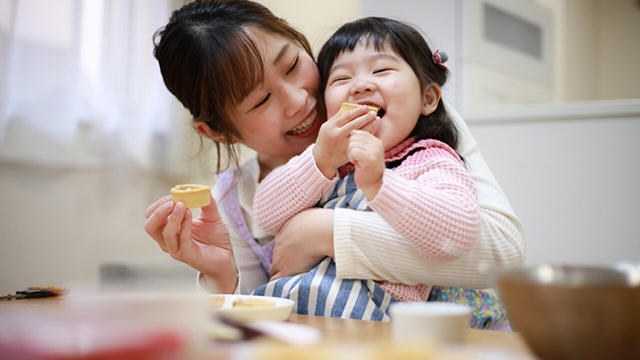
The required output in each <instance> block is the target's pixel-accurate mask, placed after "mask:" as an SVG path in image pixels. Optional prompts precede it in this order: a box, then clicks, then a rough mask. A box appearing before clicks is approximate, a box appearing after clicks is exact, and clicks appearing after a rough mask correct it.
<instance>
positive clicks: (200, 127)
mask: <svg viewBox="0 0 640 360" xmlns="http://www.w3.org/2000/svg"><path fill="white" fill-rule="evenodd" d="M193 127H195V128H196V130H197V131H198V132H199V133H200V134H202V135H204V136H207V137H209V138H211V139H212V140H214V141H217V142H219V143H223V144H225V143H227V138H226V137H225V136H224V135H222V134H221V133H219V132H217V131H213V130H211V128H210V127H209V125H207V124H206V123H205V122H204V121H202V120H196V121H194V122H193ZM231 143H232V144H233V143H235V141H232V142H231Z"/></svg>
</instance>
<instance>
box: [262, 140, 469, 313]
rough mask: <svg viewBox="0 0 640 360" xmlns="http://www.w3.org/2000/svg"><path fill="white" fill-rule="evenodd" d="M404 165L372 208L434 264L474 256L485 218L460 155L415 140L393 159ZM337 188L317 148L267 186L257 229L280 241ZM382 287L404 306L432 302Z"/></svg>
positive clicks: (390, 173) (400, 288)
mask: <svg viewBox="0 0 640 360" xmlns="http://www.w3.org/2000/svg"><path fill="white" fill-rule="evenodd" d="M398 160H401V161H402V162H401V163H400V165H399V166H397V167H396V168H395V169H394V170H389V169H386V170H385V171H384V174H383V178H382V186H381V188H380V190H379V192H378V194H377V195H376V196H375V198H373V199H372V200H371V201H369V208H370V209H371V210H373V211H375V212H376V213H378V214H379V215H380V216H381V217H382V218H383V219H385V220H386V221H387V222H388V223H389V224H390V225H391V226H392V227H393V228H394V229H395V230H396V231H398V232H399V233H400V234H402V235H403V236H404V237H405V238H406V239H407V240H408V241H409V242H410V243H411V244H412V245H413V246H415V248H416V251H417V252H418V253H419V254H420V255H422V256H424V257H426V258H428V259H432V260H451V259H456V258H458V257H460V256H462V255H464V254H466V253H468V252H469V251H471V249H472V248H473V246H474V245H475V241H476V239H477V238H478V236H479V233H480V213H479V208H478V203H477V196H476V191H475V185H474V183H473V181H472V179H471V177H470V176H469V174H468V173H467V171H466V170H465V168H464V164H463V163H462V161H461V160H460V158H459V157H458V155H457V154H456V153H455V151H454V150H453V149H451V148H450V147H449V146H448V145H446V144H444V143H442V142H440V141H437V140H420V141H418V142H414V140H413V139H408V140H406V141H405V142H403V143H401V144H399V145H398V146H396V147H394V148H393V149H391V150H389V151H387V152H386V153H385V162H386V163H387V164H389V163H391V162H395V161H398ZM351 169H353V167H352V165H350V164H347V165H345V166H344V167H342V168H340V176H344V175H345V174H346V173H348V172H349V171H351ZM336 180H337V177H336V178H334V179H326V178H325V177H324V176H323V175H322V173H321V172H320V170H319V169H318V168H317V166H316V164H315V160H314V157H313V145H311V146H310V147H309V148H307V150H305V151H304V152H303V153H302V154H301V155H299V156H296V157H294V158H292V159H291V160H290V161H289V162H288V163H287V164H285V165H283V166H281V167H279V168H277V169H275V170H274V171H273V172H272V173H271V174H269V176H267V177H266V178H265V179H264V180H263V181H262V182H261V183H260V186H259V187H258V190H257V192H256V197H255V201H254V208H253V209H254V217H255V220H256V222H257V223H258V225H260V227H262V228H263V229H265V230H266V231H268V232H270V233H272V234H276V233H278V231H280V229H281V228H282V226H283V225H284V223H285V222H286V221H287V220H288V219H290V218H291V217H292V216H294V215H295V214H297V213H299V212H301V211H303V210H305V209H308V208H310V207H312V206H314V205H315V204H316V203H317V202H318V201H319V200H320V199H321V197H322V195H323V193H324V192H325V191H326V190H327V189H328V188H329V187H330V186H331V185H332V184H333V183H334V182H335V181H336ZM380 285H381V286H382V288H383V289H384V290H385V291H387V292H388V293H390V294H391V295H392V296H394V297H395V298H396V299H397V300H399V301H426V299H427V297H428V294H429V286H427V285H424V284H418V285H415V286H410V285H405V284H395V283H389V282H382V283H381V284H380Z"/></svg>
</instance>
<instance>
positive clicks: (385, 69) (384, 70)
mask: <svg viewBox="0 0 640 360" xmlns="http://www.w3.org/2000/svg"><path fill="white" fill-rule="evenodd" d="M391 70H393V69H391V68H382V69H378V70H375V71H374V72H373V73H374V74H382V73H384V72H387V71H391Z"/></svg>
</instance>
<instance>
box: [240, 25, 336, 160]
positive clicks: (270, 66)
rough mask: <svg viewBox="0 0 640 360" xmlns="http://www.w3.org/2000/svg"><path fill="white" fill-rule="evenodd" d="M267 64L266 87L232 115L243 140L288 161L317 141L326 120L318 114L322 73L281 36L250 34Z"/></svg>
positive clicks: (291, 43)
mask: <svg viewBox="0 0 640 360" xmlns="http://www.w3.org/2000/svg"><path fill="white" fill-rule="evenodd" d="M250 31H251V33H252V37H253V39H254V41H255V44H256V45H257V48H258V51H259V52H260V54H261V55H262V59H263V62H264V70H265V77H264V83H262V84H260V85H258V87H257V88H256V89H254V90H253V91H252V92H251V93H250V94H249V96H248V97H247V98H246V99H244V100H243V101H242V102H241V103H240V104H238V106H236V108H235V109H234V110H233V111H232V113H231V114H230V117H231V120H232V121H233V123H234V125H235V126H236V127H237V129H238V131H239V132H240V135H241V136H242V139H235V140H236V141H238V142H240V143H242V144H244V145H246V146H248V147H250V148H252V149H254V150H256V151H257V152H259V153H262V154H267V155H277V156H283V157H290V156H294V155H298V154H300V153H302V151H304V149H306V148H307V147H308V146H309V145H310V144H311V143H313V142H314V141H315V139H316V137H317V136H318V130H319V129H320V125H321V124H322V122H323V119H325V118H326V117H325V114H324V112H323V111H319V110H318V109H317V104H318V101H317V95H318V86H319V74H318V68H317V67H316V64H315V62H314V61H313V59H312V58H311V56H309V54H307V53H306V52H305V51H304V50H303V49H301V48H300V47H299V46H298V45H296V44H295V43H294V42H293V41H291V40H290V39H288V38H285V37H283V36H280V35H277V34H272V33H268V32H264V31H259V30H255V29H251V30H250Z"/></svg>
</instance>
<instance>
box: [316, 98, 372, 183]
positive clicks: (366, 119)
mask: <svg viewBox="0 0 640 360" xmlns="http://www.w3.org/2000/svg"><path fill="white" fill-rule="evenodd" d="M380 121H381V120H380V118H379V117H377V116H376V114H375V113H374V112H373V111H369V109H368V108H367V107H366V106H364V105H363V106H361V107H359V108H357V109H353V110H351V111H349V112H348V113H346V114H344V115H340V112H339V111H338V113H336V114H335V115H334V116H333V117H332V118H331V119H329V120H327V121H326V122H325V123H324V124H322V126H321V127H320V131H319V132H318V138H317V139H316V145H315V148H314V149H313V156H314V158H315V161H316V164H317V166H318V169H320V171H321V172H322V174H323V175H324V176H325V177H326V178H327V179H332V178H333V177H334V176H335V174H336V171H337V170H338V168H339V167H340V166H342V165H344V164H346V163H347V162H348V161H349V159H348V156H347V147H348V146H349V137H350V136H351V132H352V131H354V130H361V131H365V132H369V133H375V131H376V130H377V129H378V125H379V124H380Z"/></svg>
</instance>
